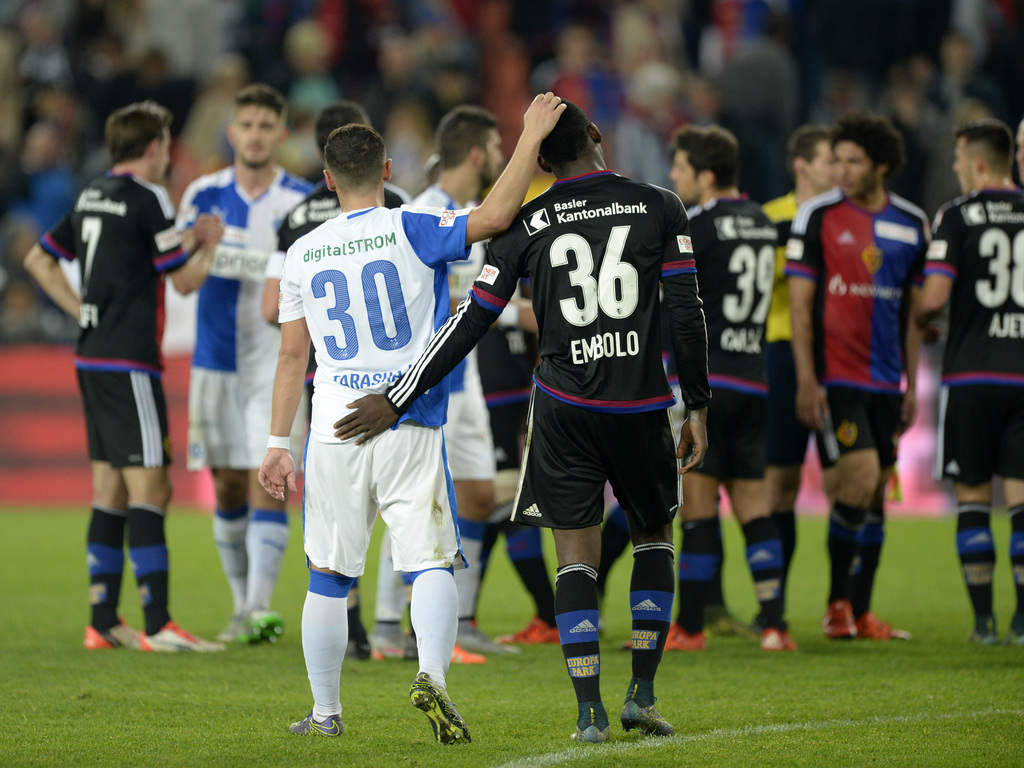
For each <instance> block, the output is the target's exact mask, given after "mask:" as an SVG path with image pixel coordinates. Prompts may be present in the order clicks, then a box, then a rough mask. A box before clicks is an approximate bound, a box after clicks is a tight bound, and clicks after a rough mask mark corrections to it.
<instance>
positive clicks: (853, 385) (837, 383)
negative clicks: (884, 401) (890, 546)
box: [821, 376, 901, 395]
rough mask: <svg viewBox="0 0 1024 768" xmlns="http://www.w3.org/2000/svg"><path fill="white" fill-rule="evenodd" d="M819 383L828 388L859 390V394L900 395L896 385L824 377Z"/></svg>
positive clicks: (898, 387) (897, 384)
mask: <svg viewBox="0 0 1024 768" xmlns="http://www.w3.org/2000/svg"><path fill="white" fill-rule="evenodd" d="M821 383H822V384H824V385H825V386H828V387H849V388H850V389H859V390H860V391H861V392H881V393H883V394H889V395H892V394H896V395H898V394H899V393H900V391H901V390H900V385H899V383H896V384H865V383H864V382H862V381H854V380H852V379H838V378H833V377H831V376H826V377H824V378H823V379H822V380H821Z"/></svg>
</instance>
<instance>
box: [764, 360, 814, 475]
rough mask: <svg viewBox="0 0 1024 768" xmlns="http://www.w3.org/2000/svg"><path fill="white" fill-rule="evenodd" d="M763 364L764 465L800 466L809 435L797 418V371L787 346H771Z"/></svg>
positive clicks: (808, 431) (805, 451)
mask: <svg viewBox="0 0 1024 768" xmlns="http://www.w3.org/2000/svg"><path fill="white" fill-rule="evenodd" d="M764 363H765V369H766V372H767V374H768V421H767V422H766V424H765V440H766V442H765V451H764V459H765V463H766V464H769V465H770V466H773V467H785V466H792V465H794V464H803V463H804V455H805V454H806V453H807V439H808V438H809V437H810V435H811V433H810V430H808V429H807V427H805V426H804V425H803V424H801V423H800V419H798V418H797V416H796V367H795V366H794V365H793V347H792V345H791V344H790V342H788V341H773V342H770V343H769V344H768V345H767V346H766V347H765V352H764Z"/></svg>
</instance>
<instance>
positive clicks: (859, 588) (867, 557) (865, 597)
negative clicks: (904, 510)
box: [850, 506, 885, 620]
mask: <svg viewBox="0 0 1024 768" xmlns="http://www.w3.org/2000/svg"><path fill="white" fill-rule="evenodd" d="M883 544H885V514H884V512H883V511H882V508H881V506H879V508H878V509H872V510H869V511H868V513H867V514H866V515H865V516H864V525H863V526H862V527H861V529H860V534H859V535H858V536H857V557H856V559H855V561H854V567H853V570H852V572H851V574H850V605H851V607H852V608H853V618H854V620H856V619H859V618H860V617H861V616H863V615H864V614H865V613H867V612H868V611H870V610H871V594H872V592H874V589H875V573H877V572H878V561H879V560H880V559H881V557H882V545H883Z"/></svg>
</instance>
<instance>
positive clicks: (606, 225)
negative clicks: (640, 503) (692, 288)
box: [477, 171, 692, 409]
mask: <svg viewBox="0 0 1024 768" xmlns="http://www.w3.org/2000/svg"><path fill="white" fill-rule="evenodd" d="M688 235H689V230H688V228H687V220H686V213H685V210H684V209H683V206H682V204H681V203H680V202H679V199H678V198H677V197H676V196H675V195H674V194H672V193H671V192H668V191H667V190H664V189H661V188H659V187H654V186H650V185H647V184H641V183H639V182H635V181H631V180H629V179H626V178H623V177H621V176H618V175H617V174H615V173H613V172H611V171H600V172H595V173H590V174H587V175H585V176H581V177H577V178H572V179H563V180H561V181H558V182H556V183H555V184H554V185H552V187H551V188H550V189H549V190H547V191H546V192H544V193H543V194H542V195H540V196H539V197H537V198H535V199H534V200H532V201H531V202H529V203H528V204H527V205H526V206H524V208H523V210H522V211H521V212H520V214H519V217H518V218H517V219H516V221H515V222H514V223H513V224H512V226H511V227H510V228H509V229H508V230H507V231H506V232H505V233H503V234H502V235H499V236H497V237H495V238H494V239H493V240H492V241H491V243H490V244H489V246H488V266H486V267H485V268H484V273H483V274H482V275H481V278H480V280H478V281H477V286H478V287H481V288H486V287H487V286H486V283H487V282H488V280H489V279H490V278H489V277H488V274H487V273H488V270H494V274H493V280H491V285H492V286H493V288H494V290H495V293H496V294H500V295H502V296H506V295H511V292H512V291H513V290H514V287H515V284H514V276H515V275H518V274H523V275H527V276H529V277H530V281H531V290H532V296H533V306H534V310H535V311H536V314H537V320H538V323H539V325H540V328H541V333H540V356H541V362H540V365H539V366H538V367H537V369H536V371H535V376H536V379H537V381H538V384H539V385H540V386H542V387H543V388H544V389H545V390H546V391H548V392H549V394H552V395H553V396H555V397H558V398H559V399H563V400H565V401H567V402H578V403H581V404H586V403H589V404H590V405H594V404H595V403H607V407H609V408H612V409H614V408H618V407H626V406H627V405H629V406H634V405H636V404H638V403H641V402H645V403H649V404H652V405H653V404H654V402H655V401H658V402H660V401H662V400H663V401H664V405H667V404H669V403H670V402H671V401H672V396H671V391H670V390H669V387H668V383H667V381H666V379H665V372H664V369H663V367H662V363H661V325H660V319H659V304H660V299H659V280H660V277H661V274H662V267H663V265H665V264H666V263H675V262H680V261H683V260H685V261H686V262H687V263H688V264H689V265H690V268H691V269H692V254H691V253H690V249H691V247H690V242H689V237H688ZM684 250H685V253H683V251H684ZM482 283H483V284H482ZM664 405H663V406H662V407H664Z"/></svg>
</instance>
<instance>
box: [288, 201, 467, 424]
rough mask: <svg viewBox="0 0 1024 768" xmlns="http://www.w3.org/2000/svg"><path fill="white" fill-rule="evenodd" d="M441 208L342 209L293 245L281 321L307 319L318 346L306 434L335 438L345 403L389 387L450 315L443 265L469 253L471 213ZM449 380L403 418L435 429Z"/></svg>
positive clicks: (443, 408) (442, 414) (442, 415)
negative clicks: (468, 233)
mask: <svg viewBox="0 0 1024 768" xmlns="http://www.w3.org/2000/svg"><path fill="white" fill-rule="evenodd" d="M468 215H469V209H466V210H461V211H451V210H443V209H440V208H415V207H403V208H398V209H387V208H365V209H362V210H358V211H350V212H347V213H343V214H341V215H340V216H338V217H337V218H334V219H331V220H330V221H327V222H325V223H324V224H322V225H320V226H319V227H317V228H316V229H315V230H313V231H312V232H311V233H309V234H308V235H305V236H304V237H301V238H299V240H297V241H296V242H295V244H294V245H293V246H292V247H291V248H289V249H288V255H287V257H286V258H285V263H284V271H283V273H282V275H281V305H280V310H279V320H280V322H281V323H287V322H289V321H291V320H298V319H299V318H305V320H306V325H307V327H308V328H309V333H310V337H311V338H312V340H313V346H314V348H315V350H316V363H317V371H316V378H315V379H314V380H313V392H314V394H313V414H312V418H311V426H310V432H311V433H312V435H313V436H314V437H316V439H318V440H320V441H321V442H336V440H337V438H335V437H334V426H333V425H334V422H335V421H337V420H338V419H339V418H340V417H341V416H343V415H345V413H346V412H347V411H346V409H345V405H346V404H347V403H350V402H352V401H353V400H357V399H358V398H360V397H363V396H364V395H367V394H377V393H381V392H383V391H384V390H385V389H386V388H387V387H388V385H389V384H390V383H391V382H393V381H394V380H395V379H397V378H398V377H399V376H400V375H401V374H402V373H404V372H405V371H406V370H407V369H408V368H409V367H410V366H411V365H412V364H413V363H414V362H415V361H416V360H417V358H419V356H420V353H421V352H423V350H424V349H426V347H427V343H428V342H429V341H430V339H431V337H432V336H433V335H434V332H435V331H436V330H437V329H438V328H440V327H441V325H442V324H443V323H444V322H445V320H447V319H448V317H449V315H450V314H451V309H450V305H449V294H448V280H447V264H448V262H450V261H458V260H461V259H465V258H467V257H468V256H469V248H468V247H467V246H466V217H467V216H468ZM447 403H448V384H447V379H446V380H445V381H443V382H442V383H441V384H439V385H438V386H436V387H434V388H433V389H431V390H430V391H429V392H427V393H426V394H425V395H423V397H421V398H419V399H418V400H417V401H416V403H414V404H413V406H412V408H410V409H409V411H408V412H407V413H406V414H405V415H404V416H403V417H402V419H400V421H401V420H404V419H407V418H408V419H410V420H412V421H415V422H417V423H419V424H423V425H425V426H431V427H439V426H441V425H442V424H443V423H444V420H445V411H446V407H447Z"/></svg>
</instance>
